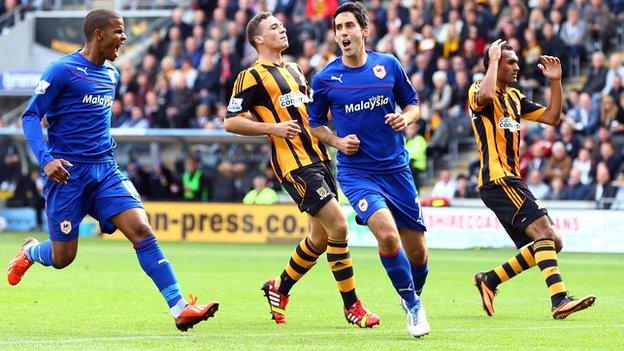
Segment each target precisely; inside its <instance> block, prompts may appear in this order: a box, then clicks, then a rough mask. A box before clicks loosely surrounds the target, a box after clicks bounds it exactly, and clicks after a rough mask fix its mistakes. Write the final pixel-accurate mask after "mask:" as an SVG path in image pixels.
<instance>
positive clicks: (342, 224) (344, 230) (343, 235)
mask: <svg viewBox="0 0 624 351" xmlns="http://www.w3.org/2000/svg"><path fill="white" fill-rule="evenodd" d="M348 234H349V228H348V227H347V222H346V221H337V222H336V223H335V224H334V227H333V228H332V233H331V238H330V239H331V240H332V241H339V242H345V241H347V236H348Z"/></svg>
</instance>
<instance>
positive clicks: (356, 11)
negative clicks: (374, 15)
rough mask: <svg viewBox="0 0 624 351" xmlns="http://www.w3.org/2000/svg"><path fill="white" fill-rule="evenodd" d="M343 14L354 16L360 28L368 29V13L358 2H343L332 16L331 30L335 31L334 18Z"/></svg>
mask: <svg viewBox="0 0 624 351" xmlns="http://www.w3.org/2000/svg"><path fill="white" fill-rule="evenodd" d="M343 12H351V13H352V14H353V16H355V19H356V21H357V22H358V24H359V25H360V27H362V28H364V27H368V13H367V12H366V8H365V7H364V5H362V3H360V2H345V3H344V4H342V5H340V6H339V7H338V8H337V9H336V12H335V13H334V15H333V16H332V28H333V29H334V30H336V16H338V15H339V14H341V13H343Z"/></svg>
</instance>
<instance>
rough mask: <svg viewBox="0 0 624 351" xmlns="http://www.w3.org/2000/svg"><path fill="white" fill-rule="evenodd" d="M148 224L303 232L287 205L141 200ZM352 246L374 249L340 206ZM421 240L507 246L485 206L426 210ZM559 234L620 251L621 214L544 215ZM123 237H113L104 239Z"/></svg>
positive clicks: (237, 239)
mask: <svg viewBox="0 0 624 351" xmlns="http://www.w3.org/2000/svg"><path fill="white" fill-rule="evenodd" d="M145 209H146V211H147V213H148V215H149V217H150V222H151V224H152V226H154V229H155V231H156V233H157V235H158V237H159V238H160V239H161V240H176V241H179V240H188V241H198V242H222V243H223V242H230V243H285V242H287V243H291V242H292V243H294V242H298V241H299V240H300V239H301V238H302V237H303V236H305V235H306V234H307V231H308V230H307V228H308V225H309V222H308V218H307V216H306V215H305V214H302V213H300V212H299V210H298V209H297V207H296V206H295V205H293V204H290V205H288V204H286V205H268V206H260V205H241V204H219V203H166V202H146V203H145ZM343 211H344V212H345V214H346V215H347V219H348V223H349V231H350V234H349V235H350V238H349V242H350V243H351V245H353V246H377V242H376V240H375V238H374V237H373V236H372V234H371V233H370V231H369V230H368V228H367V227H365V226H360V225H357V224H356V223H355V212H354V211H353V209H352V208H351V207H349V206H343ZM423 212H424V217H425V223H426V224H427V227H428V231H427V242H428V245H429V247H431V248H440V249H467V248H475V247H477V248H503V247H510V246H511V245H512V243H511V240H510V239H509V238H508V237H507V235H506V233H505V232H504V229H503V228H502V226H501V225H500V223H499V222H498V219H497V218H496V216H495V215H494V213H492V212H491V211H490V210H489V209H486V208H455V207H442V208H436V207H426V208H424V211H423ZM549 213H550V216H551V218H552V219H553V221H554V222H555V223H556V224H557V226H558V228H559V231H560V232H561V234H562V236H563V238H564V243H565V250H566V251H576V252H620V253H624V240H622V233H624V222H623V221H622V220H621V216H622V212H621V211H597V210H569V209H560V210H557V209H554V210H550V211H549ZM104 237H105V238H108V239H124V237H123V235H121V234H120V233H116V234H114V235H112V236H104Z"/></svg>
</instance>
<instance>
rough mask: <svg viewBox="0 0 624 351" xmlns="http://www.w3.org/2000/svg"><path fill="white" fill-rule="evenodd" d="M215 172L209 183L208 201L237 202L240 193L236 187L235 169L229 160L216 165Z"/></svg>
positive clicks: (239, 198)
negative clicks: (210, 191)
mask: <svg viewBox="0 0 624 351" xmlns="http://www.w3.org/2000/svg"><path fill="white" fill-rule="evenodd" d="M217 172H218V173H217V174H216V175H215V176H213V177H212V179H211V181H210V184H211V187H210V188H211V189H212V193H211V196H210V201H213V202H239V201H240V200H241V193H240V190H239V188H238V187H237V184H236V183H237V179H238V178H237V173H238V172H237V170H236V169H235V165H234V164H232V163H230V162H227V161H225V162H221V163H220V164H219V165H218V166H217Z"/></svg>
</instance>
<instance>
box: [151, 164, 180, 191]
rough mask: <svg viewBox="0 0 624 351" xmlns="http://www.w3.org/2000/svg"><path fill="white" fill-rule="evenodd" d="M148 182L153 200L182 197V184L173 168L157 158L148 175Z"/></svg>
mask: <svg viewBox="0 0 624 351" xmlns="http://www.w3.org/2000/svg"><path fill="white" fill-rule="evenodd" d="M148 183H149V188H150V192H151V199H153V200H169V199H178V198H180V197H181V196H180V184H179V183H178V181H177V180H176V179H175V177H174V176H173V173H172V172H171V170H170V169H169V168H168V167H167V166H166V165H164V164H163V163H162V161H161V160H159V159H158V160H156V161H155V162H154V166H153V169H152V172H150V173H149V175H148Z"/></svg>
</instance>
